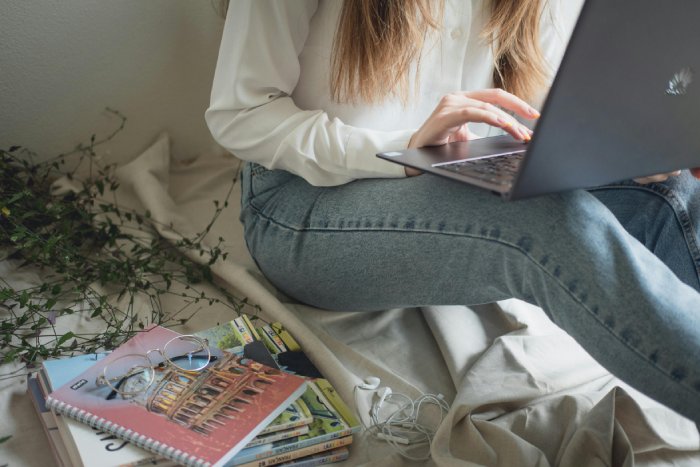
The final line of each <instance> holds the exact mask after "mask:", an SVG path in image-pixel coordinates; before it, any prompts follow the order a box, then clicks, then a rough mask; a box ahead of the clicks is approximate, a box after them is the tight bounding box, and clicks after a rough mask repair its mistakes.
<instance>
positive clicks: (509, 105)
mask: <svg viewBox="0 0 700 467" xmlns="http://www.w3.org/2000/svg"><path fill="white" fill-rule="evenodd" d="M464 95H465V96H466V97H468V98H471V99H477V100H480V101H483V102H488V103H489V104H493V105H498V106H500V107H503V108H504V109H508V110H510V111H512V112H515V113H516V114H518V115H520V116H521V117H523V118H525V119H528V120H532V119H535V118H539V117H540V113H539V112H538V111H537V109H535V108H534V107H532V106H531V105H530V104H528V103H527V102H525V101H524V100H522V99H521V98H519V97H518V96H516V95H514V94H511V93H509V92H507V91H504V90H503V89H498V88H496V89H482V90H479V91H469V92H465V93H464Z"/></svg>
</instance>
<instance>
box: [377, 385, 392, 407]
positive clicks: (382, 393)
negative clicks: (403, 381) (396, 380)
mask: <svg viewBox="0 0 700 467" xmlns="http://www.w3.org/2000/svg"><path fill="white" fill-rule="evenodd" d="M390 395H391V388H390V387H388V386H387V387H383V388H381V389H379V391H377V396H379V402H377V409H379V408H381V406H382V404H383V403H384V400H385V399H386V398H387V397H389V396H390Z"/></svg>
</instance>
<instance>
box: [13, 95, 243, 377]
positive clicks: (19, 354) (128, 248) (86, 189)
mask: <svg viewBox="0 0 700 467" xmlns="http://www.w3.org/2000/svg"><path fill="white" fill-rule="evenodd" d="M107 110H108V111H109V112H111V113H112V114H114V115H115V116H117V117H118V118H119V121H120V124H119V126H118V128H116V129H115V130H114V131H113V132H112V133H111V134H109V135H107V136H105V137H104V138H102V139H97V138H96V136H95V135H92V137H91V138H90V143H89V144H79V145H78V146H76V148H75V149H73V150H72V151H70V152H67V153H65V154H59V155H58V156H56V157H54V158H52V159H49V160H44V161H41V162H34V161H35V160H36V159H37V155H36V154H34V153H33V152H31V151H30V150H28V149H26V148H23V147H18V146H13V147H10V148H9V149H7V150H0V261H12V263H13V264H18V265H19V267H20V268H32V270H36V271H39V275H40V277H41V280H42V282H41V284H40V285H37V286H33V287H25V288H21V287H13V286H12V285H11V284H10V283H9V282H8V281H7V280H6V279H5V278H2V277H0V349H1V350H0V358H2V360H3V361H4V362H5V363H9V362H23V363H25V364H27V365H31V364H33V363H34V362H36V361H37V360H41V359H46V358H50V357H60V356H64V355H72V354H74V353H77V352H80V353H89V352H96V351H99V350H110V349H113V348H114V347H116V346H118V345H119V344H120V343H122V342H124V341H125V340H127V339H128V338H130V337H131V336H133V335H134V333H136V332H138V331H139V330H141V329H143V328H144V327H145V326H147V325H148V324H151V323H155V324H159V325H163V326H172V325H180V324H185V323H186V322H188V321H189V320H190V319H192V317H193V316H194V314H195V313H196V312H197V311H198V309H197V305H196V304H198V303H200V304H208V305H213V304H215V303H217V304H222V305H223V306H226V307H228V308H230V309H231V310H233V311H234V312H235V313H236V314H240V312H241V310H242V309H243V307H245V306H246V305H247V301H246V299H244V298H239V297H236V296H234V295H233V294H231V293H230V292H229V291H228V290H226V289H225V288H223V287H221V286H218V285H217V284H215V283H214V281H213V277H212V270H211V267H212V265H213V264H215V263H216V262H217V261H223V260H225V259H226V256H227V253H226V252H225V251H224V250H223V247H222V245H223V238H221V237H219V238H218V240H217V241H216V242H215V243H214V244H213V245H207V244H206V243H205V242H204V238H205V237H206V236H207V234H209V233H210V231H211V229H212V226H213V225H214V223H215V222H216V220H217V218H218V217H219V215H220V214H221V212H222V211H223V210H224V209H225V208H226V207H227V206H228V200H229V197H230V195H231V193H232V190H233V187H234V184H235V181H236V177H234V179H233V181H232V182H231V187H230V188H229V190H228V193H227V195H226V197H225V199H224V200H223V201H221V202H220V201H218V200H217V201H214V205H215V211H214V215H213V217H212V219H211V221H210V222H209V223H208V224H207V225H206V227H205V228H204V229H203V230H202V232H200V233H198V234H196V235H195V236H194V237H181V239H180V240H177V241H168V240H166V239H164V238H162V237H161V236H159V235H157V233H155V229H154V228H153V225H154V223H156V221H155V220H154V219H153V218H152V216H151V214H150V213H149V212H148V211H144V212H138V211H135V210H132V209H127V208H124V207H120V205H119V203H118V199H117V189H118V188H119V182H118V180H117V178H116V177H115V173H114V172H115V168H116V165H115V164H103V163H101V159H100V158H99V157H98V156H97V153H96V150H95V149H96V148H97V147H98V146H99V145H102V144H104V143H107V142H108V141H111V140H112V139H113V138H114V137H115V136H116V135H117V134H118V133H119V132H121V131H122V130H123V129H124V126H125V124H126V118H125V117H124V116H123V115H122V114H121V113H119V112H118V111H115V110H112V109H107ZM61 177H66V178H67V179H68V180H70V181H72V182H74V183H73V184H74V185H75V186H77V187H78V188H77V189H75V190H72V191H69V192H67V193H62V194H59V195H57V194H56V192H55V184H54V182H55V181H56V180H57V179H59V178H61ZM186 253H195V255H196V256H199V257H202V258H206V259H207V260H206V261H204V262H203V263H198V262H196V261H193V260H192V259H190V258H188V255H187V254H186ZM204 283H208V284H211V285H212V286H213V287H214V288H215V289H214V290H216V291H217V293H216V294H215V295H216V296H212V295H209V294H208V293H206V292H204V291H203V290H202V287H201V285H202V284H204ZM208 290H210V289H208ZM169 295H176V296H178V297H179V299H180V300H181V303H182V304H183V305H182V308H180V309H178V310H174V311H166V310H165V309H164V307H163V303H162V299H163V298H164V297H166V296H169ZM138 299H145V300H146V302H147V303H148V305H149V306H148V308H149V310H150V311H149V313H148V314H147V315H146V316H144V315H143V314H142V313H137V310H136V303H137V300H138ZM76 313H83V314H84V315H85V316H89V317H90V319H92V320H97V319H99V320H102V323H101V325H100V332H96V333H91V334H81V333H78V332H77V331H76V332H73V331H70V330H68V331H63V332H62V331H59V330H58V326H57V321H58V320H59V319H60V318H61V317H63V316H66V315H73V314H76Z"/></svg>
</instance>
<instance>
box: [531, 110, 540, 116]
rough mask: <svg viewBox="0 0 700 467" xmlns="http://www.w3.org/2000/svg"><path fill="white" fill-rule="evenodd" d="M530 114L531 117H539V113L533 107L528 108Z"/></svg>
mask: <svg viewBox="0 0 700 467" xmlns="http://www.w3.org/2000/svg"><path fill="white" fill-rule="evenodd" d="M530 115H532V117H533V118H540V113H539V112H538V111H537V110H535V109H533V108H530Z"/></svg>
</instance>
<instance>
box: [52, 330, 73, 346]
mask: <svg viewBox="0 0 700 467" xmlns="http://www.w3.org/2000/svg"><path fill="white" fill-rule="evenodd" d="M73 337H75V334H73V333H72V332H71V331H68V332H67V333H65V334H64V335H62V336H61V337H60V338H59V339H58V342H56V347H60V346H61V345H62V344H63V343H65V342H66V341H68V340H69V339H71V338H73Z"/></svg>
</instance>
